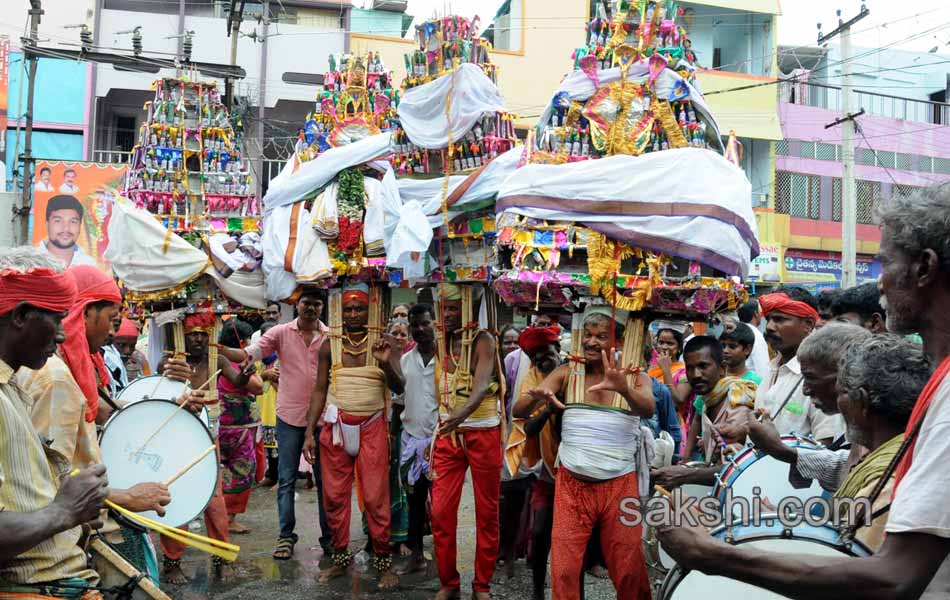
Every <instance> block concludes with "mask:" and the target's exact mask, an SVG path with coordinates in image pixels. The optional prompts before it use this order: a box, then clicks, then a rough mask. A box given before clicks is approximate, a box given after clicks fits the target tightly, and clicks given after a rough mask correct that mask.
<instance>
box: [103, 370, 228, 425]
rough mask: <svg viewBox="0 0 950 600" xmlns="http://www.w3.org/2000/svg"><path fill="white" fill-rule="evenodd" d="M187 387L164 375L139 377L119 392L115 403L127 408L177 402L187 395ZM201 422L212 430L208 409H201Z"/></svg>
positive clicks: (183, 383) (181, 382)
mask: <svg viewBox="0 0 950 600" xmlns="http://www.w3.org/2000/svg"><path fill="white" fill-rule="evenodd" d="M186 387H187V386H186V384H185V382H183V381H176V380H174V379H169V378H168V377H164V376H162V375H149V376H148V377H139V378H138V379H136V380H135V381H133V382H132V383H130V384H129V385H127V386H125V388H123V390H122V391H121V392H119V394H118V395H117V396H116V398H115V403H116V404H118V405H119V406H127V405H129V404H134V403H136V402H140V401H142V400H171V401H175V400H178V398H181V395H182V394H184V393H185V388H186ZM201 421H202V422H203V423H204V424H205V427H207V428H208V429H211V415H210V414H208V409H207V408H202V409H201Z"/></svg>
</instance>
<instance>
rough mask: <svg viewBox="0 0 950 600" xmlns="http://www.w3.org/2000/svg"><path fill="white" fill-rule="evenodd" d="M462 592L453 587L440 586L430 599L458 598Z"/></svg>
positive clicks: (457, 599)
mask: <svg viewBox="0 0 950 600" xmlns="http://www.w3.org/2000/svg"><path fill="white" fill-rule="evenodd" d="M461 597H462V593H461V592H460V591H459V590H457V589H454V588H440V589H439V593H438V594H436V595H435V596H433V597H432V600H459V599H460V598H461Z"/></svg>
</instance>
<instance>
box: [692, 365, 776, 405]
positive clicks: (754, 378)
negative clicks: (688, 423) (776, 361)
mask: <svg viewBox="0 0 950 600" xmlns="http://www.w3.org/2000/svg"><path fill="white" fill-rule="evenodd" d="M739 379H745V380H746V381H751V382H752V383H754V384H755V385H760V384H761V383H762V378H761V377H759V376H758V375H756V374H755V372H754V371H746V372H745V375H743V376H742V377H740V378H739ZM703 406H704V403H703V397H702V396H696V400H694V401H693V409H695V410H696V414H697V415H701V414H703Z"/></svg>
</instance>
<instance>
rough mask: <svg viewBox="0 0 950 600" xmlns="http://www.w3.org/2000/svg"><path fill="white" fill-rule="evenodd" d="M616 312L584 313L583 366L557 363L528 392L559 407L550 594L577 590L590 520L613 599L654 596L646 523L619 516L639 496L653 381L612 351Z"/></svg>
mask: <svg viewBox="0 0 950 600" xmlns="http://www.w3.org/2000/svg"><path fill="white" fill-rule="evenodd" d="M613 312H615V311H613V310H612V309H611V308H610V307H607V308H604V307H595V308H589V309H588V311H587V312H586V313H585V315H584V324H583V338H582V344H583V345H582V347H583V353H584V354H583V368H582V369H581V368H579V367H578V368H574V367H573V365H574V362H573V361H572V363H571V364H567V365H562V366H560V367H558V368H557V369H555V370H554V371H553V372H552V373H551V374H550V375H549V376H548V377H547V378H545V380H544V382H543V383H542V384H541V385H540V387H538V388H535V389H534V390H531V391H529V392H528V393H529V394H531V396H532V397H533V398H535V400H536V401H538V402H546V403H548V404H551V405H554V406H556V407H558V408H561V409H563V410H564V415H563V417H562V424H561V445H560V447H559V450H558V460H559V461H560V468H559V469H558V472H557V483H556V485H555V491H554V534H553V539H552V548H551V549H552V557H551V579H552V598H553V599H554V600H576V599H577V598H579V597H580V596H579V593H580V576H581V569H582V568H583V566H582V561H581V560H580V559H581V557H582V556H583V555H584V550H585V548H586V547H587V541H588V539H589V538H590V535H591V532H592V531H593V529H594V527H595V526H599V528H600V536H601V544H602V548H603V553H604V556H605V558H606V560H607V570H608V571H609V573H610V578H611V580H612V581H613V584H614V588H616V591H617V598H619V599H621V600H628V599H639V600H649V598H650V597H651V594H650V580H649V576H648V574H647V569H646V563H645V561H644V557H643V546H642V545H641V538H642V531H643V529H642V526H640V525H637V526H636V527H631V526H629V524H625V523H623V522H621V516H622V513H621V505H622V504H623V502H624V500H626V499H628V498H639V495H640V494H639V491H638V490H639V488H640V485H641V484H640V483H639V482H638V474H639V475H644V474H645V469H646V464H645V463H646V460H647V459H646V457H645V456H643V450H641V442H642V440H641V439H640V436H642V435H644V433H643V431H642V430H641V426H640V418H641V417H642V418H649V417H651V416H653V413H654V410H655V402H654V398H653V391H652V388H653V385H652V383H651V382H650V379H649V378H648V377H647V376H646V375H645V374H641V373H640V372H639V369H634V368H631V367H624V366H623V360H624V357H623V356H622V355H616V354H615V352H614V348H613V347H612V346H613V342H614V340H615V339H617V338H622V337H623V326H622V325H620V324H619V323H614V320H613V318H612V317H611V315H612V314H613ZM616 312H617V313H623V311H616ZM575 335H576V334H575ZM637 352H639V349H637ZM578 358H581V357H578ZM558 396H560V397H561V398H563V399H564V402H563V403H562V402H561V401H560V400H558ZM646 435H650V434H649V433H646Z"/></svg>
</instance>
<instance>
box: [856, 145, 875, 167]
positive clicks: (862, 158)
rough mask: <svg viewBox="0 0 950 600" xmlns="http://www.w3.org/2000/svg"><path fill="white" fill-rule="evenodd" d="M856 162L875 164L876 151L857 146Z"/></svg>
mask: <svg viewBox="0 0 950 600" xmlns="http://www.w3.org/2000/svg"><path fill="white" fill-rule="evenodd" d="M854 162H856V163H857V164H859V165H870V166H874V164H875V159H874V151H873V150H870V149H868V148H855V149H854Z"/></svg>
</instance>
